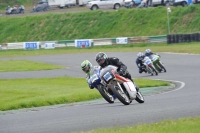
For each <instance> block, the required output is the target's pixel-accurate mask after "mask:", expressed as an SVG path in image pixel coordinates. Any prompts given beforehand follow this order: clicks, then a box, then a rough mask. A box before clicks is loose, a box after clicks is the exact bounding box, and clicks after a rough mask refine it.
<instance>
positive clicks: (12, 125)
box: [0, 52, 200, 133]
mask: <svg viewBox="0 0 200 133" xmlns="http://www.w3.org/2000/svg"><path fill="white" fill-rule="evenodd" d="M95 54H96V53H85V54H67V55H51V56H49V55H48V56H38V57H37V56H35V57H17V58H12V59H29V60H34V61H40V62H47V63H52V64H57V65H63V66H66V67H67V69H62V70H48V71H37V72H8V73H7V72H1V73H0V78H36V77H58V76H75V77H85V74H84V73H83V72H82V71H81V69H80V63H81V62H82V61H83V60H85V59H88V60H90V61H91V62H92V63H93V65H96V62H95ZM106 54H107V55H108V56H116V57H119V58H120V60H121V61H123V62H124V63H125V64H126V65H127V66H128V70H129V72H130V73H131V75H132V78H150V79H162V80H170V81H173V82H174V83H176V84H177V86H176V88H175V89H174V90H173V91H169V92H165V93H161V94H156V95H150V96H145V97H144V98H145V103H143V104H139V103H137V102H136V101H133V102H132V103H131V104H130V105H128V106H125V105H123V104H122V103H120V102H119V101H116V102H115V103H114V104H109V103H107V102H106V101H105V100H103V99H102V100H96V101H90V102H86V103H76V104H66V105H58V106H50V107H41V108H33V109H22V110H16V111H5V112H4V111H3V112H0V133H68V132H72V131H87V130H92V129H96V128H101V127H114V126H128V125H136V124H141V123H152V122H159V121H162V120H165V119H177V118H181V117H195V116H200V90H199V86H200V82H199V81H200V80H199V78H200V69H199V67H200V59H199V58H200V55H189V54H173V53H159V54H160V55H161V60H162V61H163V63H164V64H165V67H166V69H167V73H159V75H158V76H150V75H148V74H145V73H142V74H139V73H138V69H137V68H136V64H135V59H136V54H137V53H132V52H126V53H125V52H124V53H122V52H112V53H109V52H108V53H106ZM7 59H10V58H4V59H1V60H7ZM88 89H89V88H88ZM91 91H96V90H91Z"/></svg>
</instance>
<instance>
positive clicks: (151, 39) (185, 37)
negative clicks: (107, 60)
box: [1, 33, 200, 50]
mask: <svg viewBox="0 0 200 133" xmlns="http://www.w3.org/2000/svg"><path fill="white" fill-rule="evenodd" d="M123 38H126V39H125V40H124V41H123ZM81 40H82V39H81ZM83 40H84V39H83ZM91 40H93V41H92V46H102V45H117V44H120V42H122V43H123V44H137V43H147V42H148V43H161V42H167V43H168V44H171V43H181V42H192V41H200V33H194V34H170V35H159V36H139V37H118V38H100V39H91ZM47 43H48V44H52V46H53V47H51V48H54V47H55V48H59V47H60V48H62V47H75V40H58V41H40V42H39V44H40V45H39V46H40V48H47V46H45V44H47ZM1 45H2V47H1V48H2V50H6V49H24V47H23V45H24V42H17V43H7V44H1ZM49 48H50V47H49Z"/></svg>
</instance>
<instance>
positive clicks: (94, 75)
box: [87, 69, 115, 103]
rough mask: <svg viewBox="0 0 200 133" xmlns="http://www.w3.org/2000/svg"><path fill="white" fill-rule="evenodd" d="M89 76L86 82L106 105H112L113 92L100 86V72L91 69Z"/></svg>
mask: <svg viewBox="0 0 200 133" xmlns="http://www.w3.org/2000/svg"><path fill="white" fill-rule="evenodd" d="M90 75H91V76H90V78H89V79H88V81H87V82H88V83H89V84H90V85H92V86H94V87H95V88H96V89H97V90H98V91H99V93H100V94H101V95H102V97H103V98H104V99H105V100H106V101H107V102H108V103H114V100H115V96H114V95H113V92H112V91H111V90H110V89H108V87H107V86H105V85H103V84H101V78H100V70H99V69H98V70H94V69H92V70H91V72H90Z"/></svg>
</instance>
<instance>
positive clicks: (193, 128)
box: [74, 117, 200, 133]
mask: <svg viewBox="0 0 200 133" xmlns="http://www.w3.org/2000/svg"><path fill="white" fill-rule="evenodd" d="M199 125H200V117H193V118H192V117H189V118H180V119H176V120H171V119H168V120H164V121H162V122H157V123H153V124H141V125H137V126H130V127H128V126H127V127H116V128H107V129H106V128H101V129H94V130H91V131H87V132H81V133H199ZM74 133H75V132H74Z"/></svg>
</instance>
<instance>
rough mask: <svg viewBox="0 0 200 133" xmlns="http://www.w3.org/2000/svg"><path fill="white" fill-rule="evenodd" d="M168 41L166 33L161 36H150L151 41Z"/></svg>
mask: <svg viewBox="0 0 200 133" xmlns="http://www.w3.org/2000/svg"><path fill="white" fill-rule="evenodd" d="M166 41H167V36H166V35H160V36H150V37H149V42H151V43H154V42H166Z"/></svg>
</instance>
